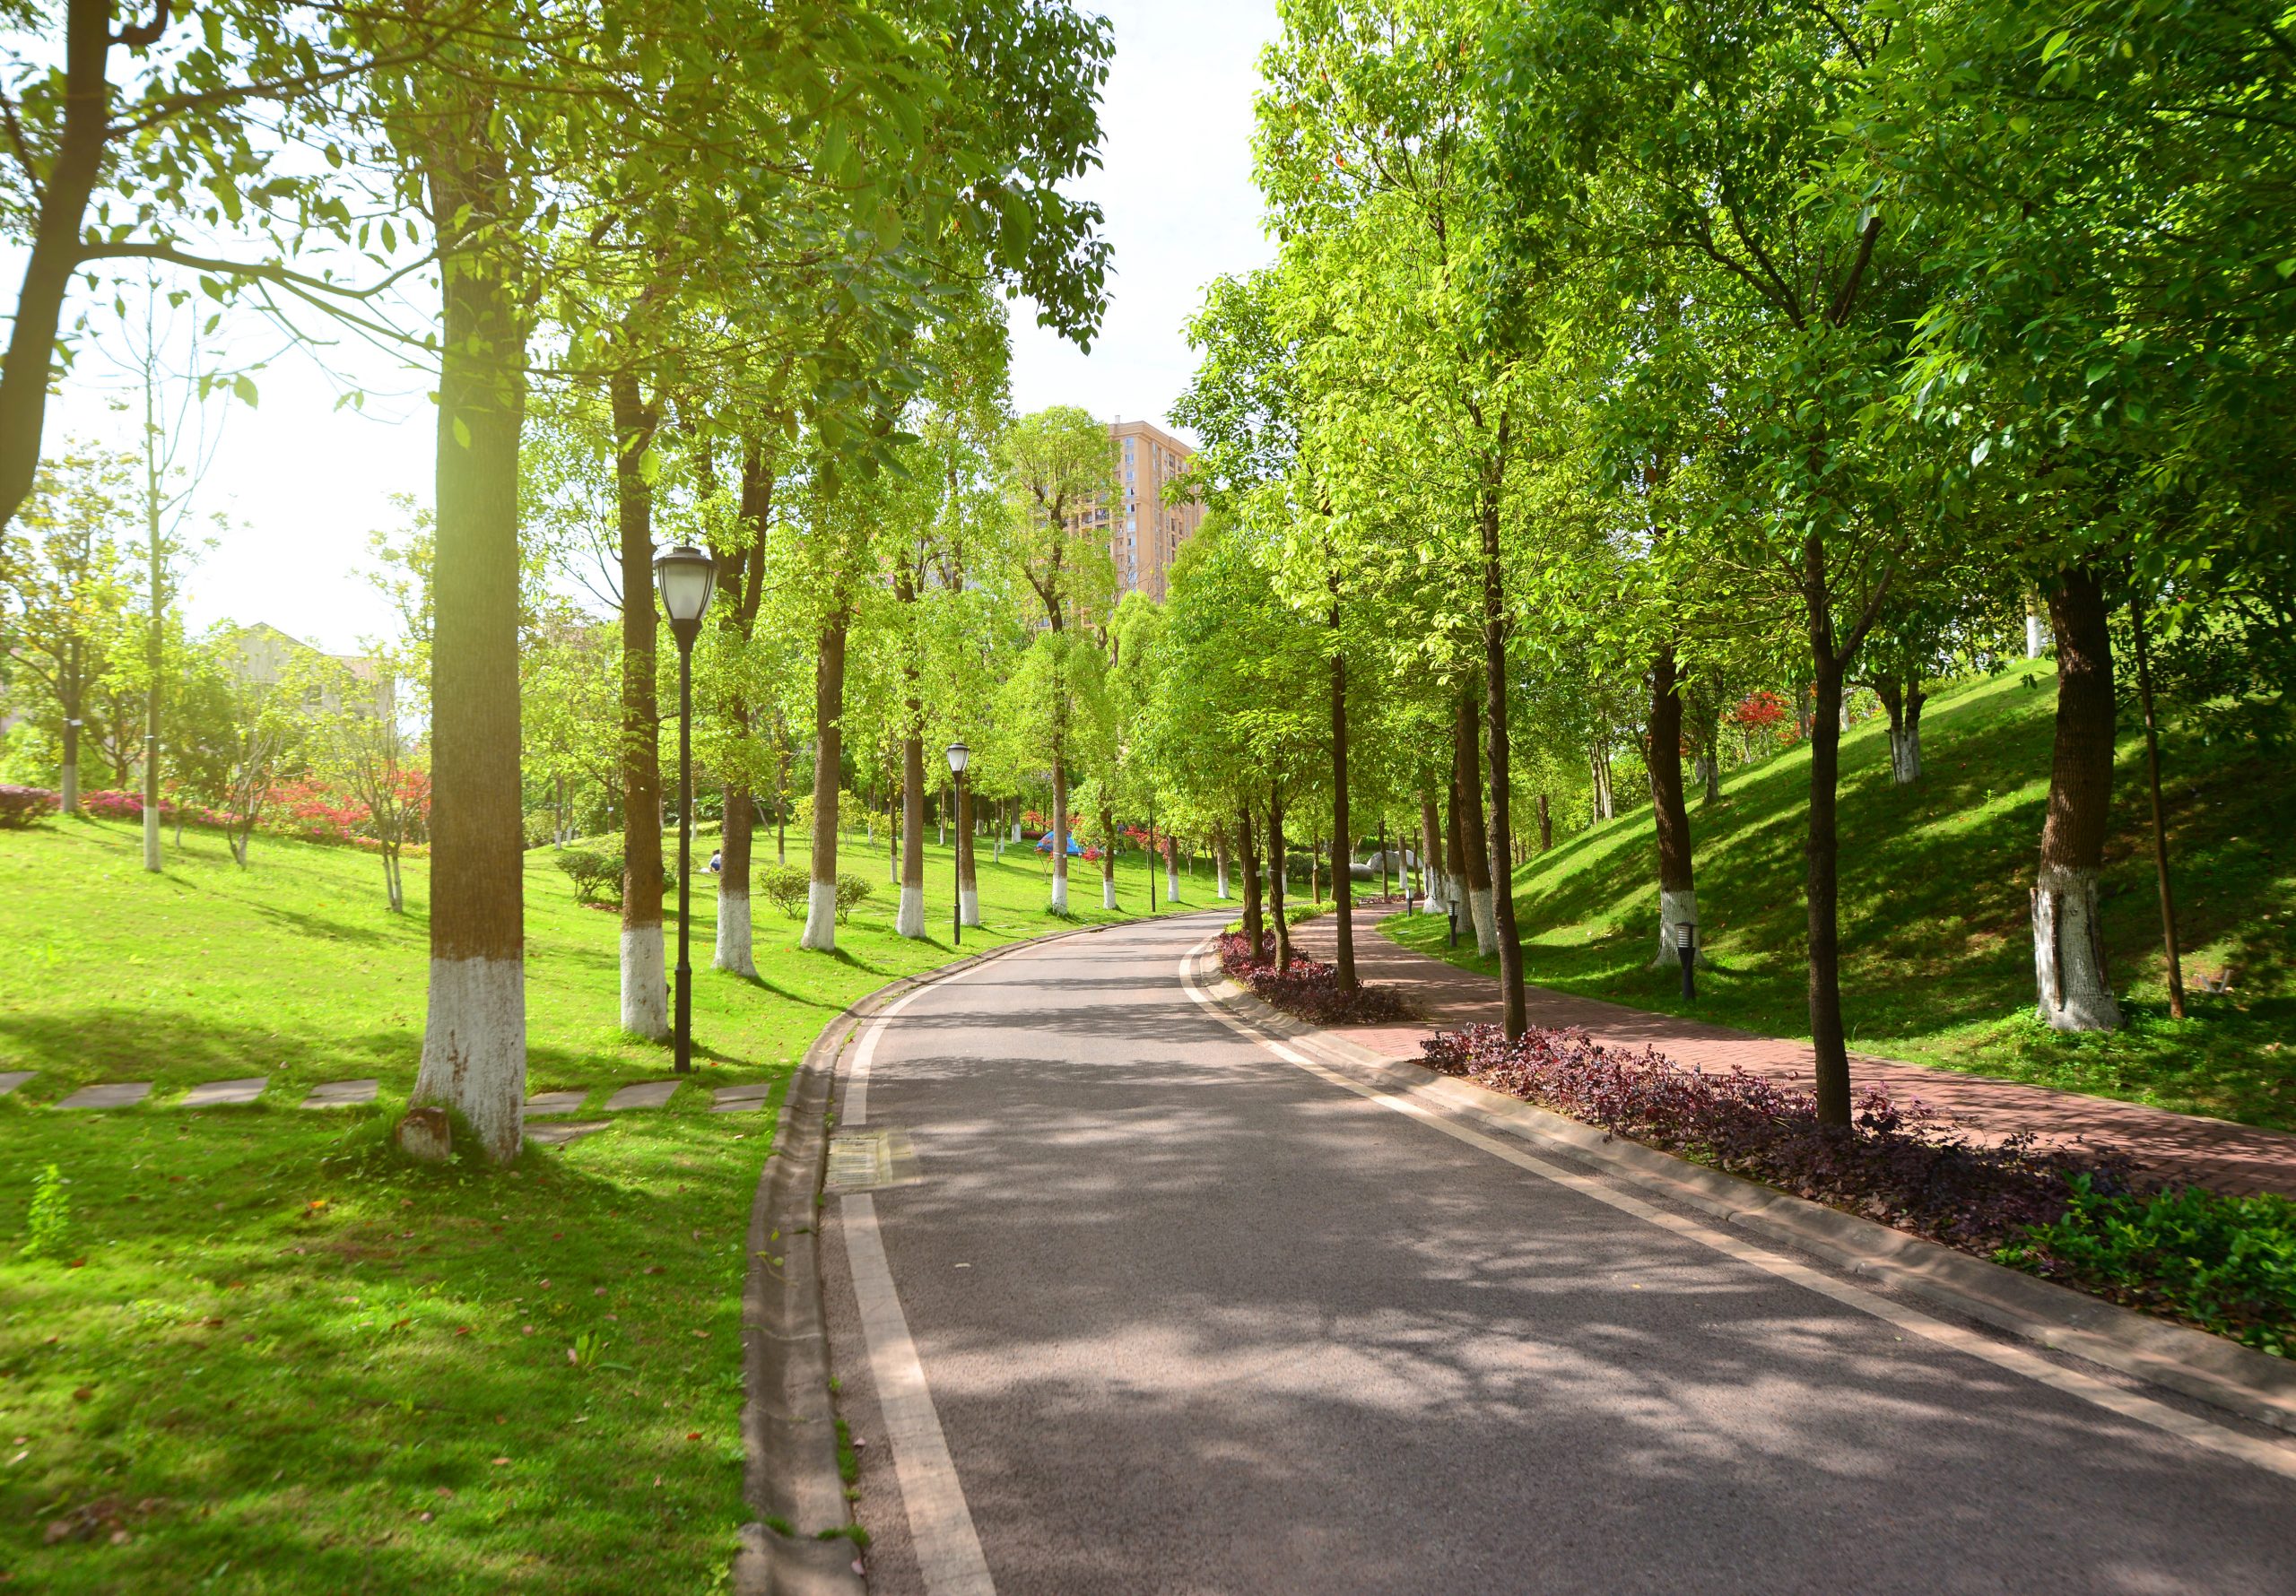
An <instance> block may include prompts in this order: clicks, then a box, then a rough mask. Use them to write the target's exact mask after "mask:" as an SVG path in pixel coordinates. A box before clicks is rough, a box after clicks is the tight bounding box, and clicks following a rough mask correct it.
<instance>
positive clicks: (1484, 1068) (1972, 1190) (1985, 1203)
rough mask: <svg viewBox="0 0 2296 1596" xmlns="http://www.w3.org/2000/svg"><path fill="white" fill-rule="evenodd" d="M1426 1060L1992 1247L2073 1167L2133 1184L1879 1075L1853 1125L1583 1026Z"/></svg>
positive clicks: (1703, 1156) (2047, 1206)
mask: <svg viewBox="0 0 2296 1596" xmlns="http://www.w3.org/2000/svg"><path fill="white" fill-rule="evenodd" d="M1420 1062H1421V1063H1424V1064H1425V1065H1427V1067H1428V1068H1429V1069H1431V1070H1435V1071H1439V1072H1440V1073H1442V1074H1445V1075H1461V1076H1465V1077H1466V1078H1467V1079H1468V1080H1474V1081H1478V1082H1480V1083H1481V1084H1483V1085H1484V1086H1487V1087H1490V1088H1492V1089H1493V1090H1495V1091H1502V1092H1505V1093H1506V1094H1507V1095H1508V1096H1509V1097H1520V1098H1522V1099H1523V1100H1524V1101H1526V1102H1528V1103H1535V1104H1537V1105H1538V1106H1540V1107H1542V1108H1549V1109H1552V1110H1553V1111H1554V1112H1556V1113H1557V1114H1564V1115H1570V1117H1571V1118H1572V1119H1577V1120H1584V1121H1586V1122H1587V1123H1589V1124H1596V1125H1600V1126H1602V1127H1603V1128H1604V1129H1605V1130H1608V1131H1613V1132H1617V1133H1618V1134H1620V1135H1622V1136H1626V1137H1630V1138H1631V1139H1632V1140H1634V1141H1640V1142H1644V1143H1647V1144H1648V1145H1649V1146H1652V1147H1656V1148H1661V1149H1665V1151H1667V1152H1671V1153H1679V1154H1681V1155H1683V1157H1685V1158H1692V1159H1694V1160H1696V1161H1697V1162H1699V1163H1702V1164H1710V1165H1712V1166H1713V1167H1716V1168H1718V1169H1724V1170H1727V1171H1728V1172H1729V1173H1731V1174H1733V1175H1744V1176H1745V1177H1746V1178H1747V1179H1749V1180H1754V1181H1760V1182H1761V1183H1762V1184H1765V1185H1770V1186H1775V1187H1777V1188H1779V1190H1780V1191H1785V1192H1791V1193H1794V1194H1795V1195H1796V1196H1797V1197H1806V1198H1808V1199H1810V1200H1811V1201H1814V1202H1822V1203H1825V1204H1827V1205H1828V1206H1829V1207H1832V1208H1839V1209H1845V1210H1848V1211H1849V1212H1851V1213H1856V1214H1862V1215H1864V1216H1865V1218H1867V1219H1878V1220H1880V1221H1881V1222H1882V1223H1883V1224H1885V1225H1894V1226H1896V1227H1898V1228H1899V1229H1900V1230H1909V1231H1911V1232H1913V1233H1914V1234H1915V1235H1917V1236H1927V1237H1928V1238H1929V1239H1931V1240H1932V1241H1937V1242H1943V1243H1944V1244H1945V1245H1948V1246H1952V1247H1958V1248H1960V1249H1961V1250H1962V1251H1964V1252H1970V1253H1977V1254H1978V1255H1979V1256H1980V1257H1989V1256H1991V1255H1992V1254H1993V1253H1994V1252H1995V1251H1996V1249H1998V1248H2000V1247H2002V1246H2004V1245H2008V1244H2009V1243H2011V1242H2013V1241H2014V1240H2016V1239H2017V1238H2019V1237H2022V1236H2023V1235H2024V1234H2025V1233H2026V1231H2027V1229H2028V1227H2032V1226H2036V1225H2048V1224H2051V1223H2053V1222H2054V1221H2055V1220H2057V1219H2058V1217H2059V1216H2061V1215H2062V1214H2063V1213H2064V1211H2065V1208H2066V1202H2067V1201H2068V1200H2069V1198H2070V1196H2071V1194H2072V1191H2073V1187H2072V1186H2071V1184H2069V1182H2070V1178H2071V1177H2072V1176H2074V1175H2086V1176H2087V1177H2088V1178H2089V1180H2090V1182H2091V1184H2092V1186H2093V1187H2094V1188H2095V1189H2097V1190H2099V1191H2112V1192H2127V1191H2132V1190H2135V1188H2136V1186H2137V1184H2138V1183H2137V1179H2136V1175H2135V1169H2134V1167H2133V1166H2131V1165H2130V1164H2129V1163H2128V1162H2127V1161H2126V1159H2122V1158H2118V1157H2115V1156H2113V1155H2110V1154H2106V1153H2101V1152H2096V1151H2090V1150H2081V1151H2065V1150H2058V1149H2042V1148H2040V1147H2038V1146H2037V1145H2035V1143H2034V1141H2033V1139H2032V1137H2031V1135H2029V1134H2020V1135H2017V1136H2013V1137H2012V1138H2010V1139H2009V1140H2008V1141H2005V1142H2003V1143H2001V1144H1999V1145H1998V1146H1993V1147H1981V1146H1978V1145H1976V1144H1973V1143H1972V1142H1970V1141H1969V1139H1968V1138H1967V1137H1966V1136H1965V1135H1963V1134H1962V1133H1961V1132H1960V1131H1958V1130H1956V1129H1954V1128H1952V1126H1951V1125H1949V1124H1948V1123H1944V1122H1942V1121H1940V1120H1939V1119H1938V1117H1937V1115H1936V1114H1935V1111H1934V1110H1932V1109H1929V1108H1926V1107H1925V1106H1922V1105H1921V1104H1920V1103H1918V1102H1914V1103H1910V1104H1908V1105H1906V1106H1903V1107H1900V1106H1897V1105H1896V1104H1893V1103H1892V1102H1891V1101H1890V1098H1889V1095H1888V1094H1887V1093H1886V1092H1884V1091H1883V1090H1882V1089H1880V1088H1879V1087H1869V1088H1868V1089H1866V1091H1865V1096H1864V1097H1862V1098H1861V1099H1860V1100H1859V1102H1858V1104H1857V1114H1856V1116H1855V1120H1854V1123H1852V1124H1851V1125H1850V1126H1849V1128H1848V1129H1847V1130H1845V1129H1842V1128H1840V1127H1839V1126H1833V1125H1826V1124H1822V1123H1819V1121H1818V1105H1817V1099H1816V1098H1814V1097H1811V1096H1810V1095H1809V1094H1807V1093H1805V1092H1798V1091H1795V1090H1792V1089H1788V1088H1786V1087H1782V1086H1779V1085H1778V1084H1777V1083H1776V1082H1775V1081H1772V1080H1766V1079H1765V1078H1763V1077H1761V1076H1759V1075H1751V1074H1748V1073H1747V1072H1746V1071H1744V1070H1736V1069H1734V1070H1732V1071H1730V1072H1729V1073H1728V1074H1726V1075H1709V1074H1708V1073H1706V1072H1705V1071H1702V1070H1685V1069H1683V1068H1682V1067H1681V1066H1679V1065H1677V1064H1674V1063H1670V1062H1669V1061H1668V1060H1666V1059H1665V1058H1664V1057H1662V1056H1661V1055H1659V1054H1657V1053H1655V1052H1651V1051H1648V1050H1645V1051H1644V1052H1642V1053H1639V1054H1634V1053H1629V1052H1626V1051H1624V1050H1622V1049H1620V1048H1613V1047H1605V1046H1603V1045H1601V1044H1599V1043H1597V1042H1596V1041H1594V1040H1593V1039H1592V1038H1590V1037H1588V1036H1587V1033H1586V1032H1584V1031H1575V1030H1573V1031H1561V1030H1544V1029H1537V1028H1534V1029H1532V1030H1530V1031H1528V1032H1526V1034H1525V1035H1524V1037H1523V1039H1522V1040H1521V1041H1520V1042H1516V1043H1509V1041H1508V1040H1507V1038H1506V1036H1505V1034H1504V1033H1503V1032H1502V1031H1500V1029H1499V1028H1498V1027H1496V1026H1489V1025H1477V1026H1469V1027H1467V1028H1465V1029H1464V1030H1456V1031H1443V1032H1440V1033H1439V1034H1438V1035H1436V1036H1434V1037H1430V1038H1428V1040H1427V1043H1426V1045H1425V1046H1424V1049H1423V1051H1422V1058H1421V1061H1420Z"/></svg>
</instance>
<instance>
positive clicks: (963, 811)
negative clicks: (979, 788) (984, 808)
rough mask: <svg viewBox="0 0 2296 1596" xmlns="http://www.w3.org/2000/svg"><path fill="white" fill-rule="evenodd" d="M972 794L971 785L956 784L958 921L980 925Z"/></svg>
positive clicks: (978, 879) (964, 923)
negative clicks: (974, 860) (973, 852)
mask: <svg viewBox="0 0 2296 1596" xmlns="http://www.w3.org/2000/svg"><path fill="white" fill-rule="evenodd" d="M973 802H974V799H973V795H972V788H971V786H970V785H968V784H966V783H964V782H961V781H960V782H959V783H957V922H958V924H961V925H967V926H974V925H978V924H980V878H979V876H978V874H977V873H976V867H975V865H974V863H973V856H972V849H973V837H972V834H973Z"/></svg>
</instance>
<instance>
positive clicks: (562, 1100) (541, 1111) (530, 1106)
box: [526, 1087, 590, 1119]
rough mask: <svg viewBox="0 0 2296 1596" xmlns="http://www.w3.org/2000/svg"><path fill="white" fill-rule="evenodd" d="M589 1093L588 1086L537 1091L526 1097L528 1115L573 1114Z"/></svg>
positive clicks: (532, 1116)
mask: <svg viewBox="0 0 2296 1596" xmlns="http://www.w3.org/2000/svg"><path fill="white" fill-rule="evenodd" d="M589 1095H590V1090H589V1088H587V1087H584V1088H583V1089H580V1090H579V1091H572V1090H569V1091H562V1092H536V1093H535V1095H534V1096H533V1097H528V1098H527V1099H526V1117H527V1118H528V1119H537V1118H540V1117H541V1116H543V1115H551V1114H571V1113H573V1112H574V1111H575V1110H576V1109H578V1108H579V1107H581V1106H582V1099H583V1098H585V1097H588V1096H589Z"/></svg>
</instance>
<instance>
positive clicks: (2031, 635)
mask: <svg viewBox="0 0 2296 1596" xmlns="http://www.w3.org/2000/svg"><path fill="white" fill-rule="evenodd" d="M2047 646H2048V628H2047V627H2045V626H2043V625H2042V624H2041V618H2040V617H2039V616H2038V615H2035V614H2033V613H2032V612H2030V611H2028V612H2026V615H2025V657H2026V658H2027V659H2039V658H2040V656H2041V650H2042V649H2044V648H2046V647H2047Z"/></svg>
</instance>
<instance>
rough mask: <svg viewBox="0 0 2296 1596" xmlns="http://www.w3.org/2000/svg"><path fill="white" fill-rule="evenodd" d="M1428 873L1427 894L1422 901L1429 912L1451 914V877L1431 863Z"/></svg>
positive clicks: (1432, 913)
mask: <svg viewBox="0 0 2296 1596" xmlns="http://www.w3.org/2000/svg"><path fill="white" fill-rule="evenodd" d="M1426 873H1427V896H1426V898H1424V899H1423V900H1422V901H1423V902H1424V903H1425V906H1426V908H1427V912H1428V913H1429V914H1431V915H1448V914H1449V913H1450V912H1451V878H1450V877H1448V876H1447V875H1445V874H1444V873H1443V872H1441V871H1439V870H1437V869H1436V868H1435V867H1434V866H1433V865H1429V866H1428V867H1427V872H1426Z"/></svg>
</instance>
